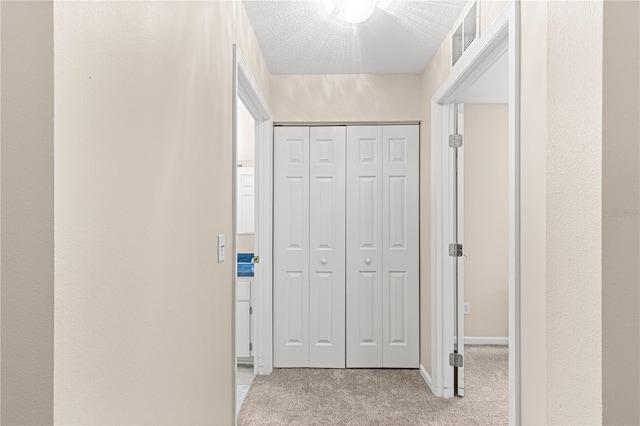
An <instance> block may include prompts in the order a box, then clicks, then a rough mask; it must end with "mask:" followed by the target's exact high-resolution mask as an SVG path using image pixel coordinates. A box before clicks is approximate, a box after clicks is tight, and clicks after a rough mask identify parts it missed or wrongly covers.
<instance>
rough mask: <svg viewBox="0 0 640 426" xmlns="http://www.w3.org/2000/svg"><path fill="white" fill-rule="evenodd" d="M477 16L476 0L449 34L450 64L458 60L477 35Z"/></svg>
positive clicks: (452, 64)
mask: <svg viewBox="0 0 640 426" xmlns="http://www.w3.org/2000/svg"><path fill="white" fill-rule="evenodd" d="M478 16H479V15H478V2H477V1H476V2H475V3H474V4H473V6H471V8H470V9H469V12H467V15H466V16H465V17H464V19H463V20H462V22H460V26H458V28H457V29H456V31H455V32H454V33H453V35H452V36H451V66H454V65H455V64H456V62H458V60H459V59H460V58H461V57H462V55H463V54H464V52H466V51H467V49H468V48H469V46H471V43H473V41H474V40H475V39H476V38H477V37H478Z"/></svg>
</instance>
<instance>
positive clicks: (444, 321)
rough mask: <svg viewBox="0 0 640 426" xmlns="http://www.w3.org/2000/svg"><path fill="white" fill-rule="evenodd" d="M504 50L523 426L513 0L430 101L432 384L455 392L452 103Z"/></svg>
mask: <svg viewBox="0 0 640 426" xmlns="http://www.w3.org/2000/svg"><path fill="white" fill-rule="evenodd" d="M505 52H508V54H509V175H508V180H509V424H512V425H517V424H520V2H519V0H512V1H510V2H509V4H508V5H507V6H506V7H505V9H504V10H503V12H502V13H501V14H500V15H499V16H498V18H497V19H496V21H495V22H494V23H493V24H492V26H491V27H490V28H489V29H488V31H487V32H486V33H485V34H483V35H482V37H480V38H479V39H477V40H476V41H475V42H474V43H473V45H472V46H471V47H470V48H469V50H467V51H466V52H465V54H464V55H463V56H462V57H461V58H460V60H459V61H458V63H456V65H455V66H454V67H453V69H452V71H451V74H450V76H449V77H448V78H447V79H446V80H445V81H444V83H443V84H442V85H441V86H440V88H439V89H438V91H437V92H436V93H435V94H434V95H433V97H432V99H431V177H432V187H431V253H432V255H431V266H432V270H431V312H432V321H431V372H432V377H431V385H432V390H433V391H434V393H435V394H436V395H438V396H443V397H452V396H453V372H452V368H450V367H449V365H448V359H449V357H448V352H449V350H450V348H453V335H454V331H453V315H454V313H453V303H454V301H453V298H454V294H453V290H452V289H451V286H450V285H445V283H450V282H451V279H452V278H451V277H452V268H453V262H452V261H451V258H450V257H449V254H448V244H449V243H450V242H451V241H453V240H451V238H452V236H451V235H450V234H451V230H452V227H451V222H452V220H451V218H452V216H451V215H452V213H451V203H450V201H451V200H450V196H449V194H450V185H451V180H452V179H451V177H450V176H451V172H452V171H451V166H452V164H451V162H450V159H449V155H450V153H449V147H448V136H449V132H450V129H451V128H452V122H451V120H452V115H451V114H452V109H453V108H452V104H453V103H454V102H456V101H457V97H458V95H459V94H462V93H464V91H465V90H466V89H467V88H469V87H470V86H471V85H472V84H473V83H475V82H476V81H477V80H478V78H479V77H481V76H482V75H483V74H484V73H485V72H486V71H487V70H488V69H489V68H490V67H491V66H492V65H493V64H494V63H495V62H496V61H497V60H498V59H499V58H500V57H501V56H502V55H503V54H505Z"/></svg>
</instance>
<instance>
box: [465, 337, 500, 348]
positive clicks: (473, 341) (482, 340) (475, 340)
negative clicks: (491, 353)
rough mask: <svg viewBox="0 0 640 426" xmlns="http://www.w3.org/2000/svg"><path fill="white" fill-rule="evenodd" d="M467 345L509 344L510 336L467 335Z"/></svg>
mask: <svg viewBox="0 0 640 426" xmlns="http://www.w3.org/2000/svg"><path fill="white" fill-rule="evenodd" d="M464 343H465V345H505V346H506V345H508V344H509V338H508V337H465V338H464Z"/></svg>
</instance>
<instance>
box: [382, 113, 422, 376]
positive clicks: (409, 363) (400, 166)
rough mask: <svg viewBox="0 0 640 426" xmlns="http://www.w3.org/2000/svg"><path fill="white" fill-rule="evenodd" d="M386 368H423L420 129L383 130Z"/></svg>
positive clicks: (384, 364) (384, 355)
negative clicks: (420, 309)
mask: <svg viewBox="0 0 640 426" xmlns="http://www.w3.org/2000/svg"><path fill="white" fill-rule="evenodd" d="M382 148H383V149H382V150H383V161H384V166H383V185H382V186H383V205H384V206H385V207H384V210H383V214H382V216H383V218H382V223H383V227H382V246H383V258H384V261H383V263H384V267H383V273H382V275H383V279H382V283H383V285H382V288H383V298H382V299H383V342H384V348H383V364H382V365H383V366H384V367H388V368H418V367H419V362H420V361H419V353H420V352H419V351H420V348H419V344H420V340H419V339H420V336H419V333H420V330H419V323H420V318H419V279H420V277H419V239H418V235H419V199H418V197H419V193H418V182H419V172H418V170H419V164H418V159H419V152H418V150H419V146H418V126H416V125H411V126H384V127H383V143H382Z"/></svg>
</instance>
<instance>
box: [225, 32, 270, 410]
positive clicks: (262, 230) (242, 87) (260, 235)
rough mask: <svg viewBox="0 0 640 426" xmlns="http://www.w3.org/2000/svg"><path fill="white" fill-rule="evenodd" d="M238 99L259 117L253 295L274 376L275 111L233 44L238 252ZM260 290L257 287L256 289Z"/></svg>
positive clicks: (257, 356)
mask: <svg viewBox="0 0 640 426" xmlns="http://www.w3.org/2000/svg"><path fill="white" fill-rule="evenodd" d="M238 99H240V100H241V101H242V103H244V105H245V106H246V107H247V110H248V111H249V113H250V114H251V116H253V118H254V120H255V123H256V128H255V138H256V139H255V168H256V172H255V185H256V192H255V212H256V223H255V233H254V239H255V241H254V247H255V248H254V251H255V254H256V255H258V256H260V263H259V264H258V265H256V267H255V273H254V276H255V283H257V284H258V285H254V287H253V289H252V293H251V299H252V306H253V310H254V311H253V312H254V314H253V324H252V327H253V330H254V331H255V332H254V342H253V343H254V350H253V354H254V355H253V356H254V372H255V374H271V372H272V371H273V351H272V337H271V332H272V324H271V321H272V312H271V311H272V306H273V305H272V276H273V275H272V264H273V260H272V257H273V254H272V240H273V214H272V212H273V114H272V112H271V109H270V108H269V104H268V103H267V101H266V99H265V97H264V96H263V94H262V90H260V86H259V85H258V83H257V82H256V80H255V78H254V77H253V74H252V73H251V69H250V68H249V65H247V62H246V61H245V60H244V58H243V56H242V53H241V52H240V49H239V48H238V46H237V45H236V44H234V45H233V106H232V108H233V114H232V116H233V118H232V121H233V124H232V126H233V130H232V132H233V171H234V173H233V182H232V185H233V201H234V202H233V207H232V208H233V214H232V217H233V238H232V241H233V244H232V253H233V255H234V256H235V253H236V233H237V226H238V224H237V217H236V198H237V183H236V173H235V170H236V163H237V160H238V159H237V155H238V130H237V126H238ZM230 260H231V261H232V262H233V268H232V270H233V276H232V277H231V283H232V287H233V296H232V298H231V303H232V316H231V318H232V319H233V321H232V322H233V326H232V339H233V340H232V344H231V347H232V348H233V388H232V390H231V391H232V392H233V394H232V395H233V398H232V399H233V404H232V408H233V419H234V423H235V419H236V342H235V338H236V321H235V318H236V313H235V309H236V286H235V282H236V276H237V261H236V259H235V258H234V259H230ZM254 290H255V291H254Z"/></svg>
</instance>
